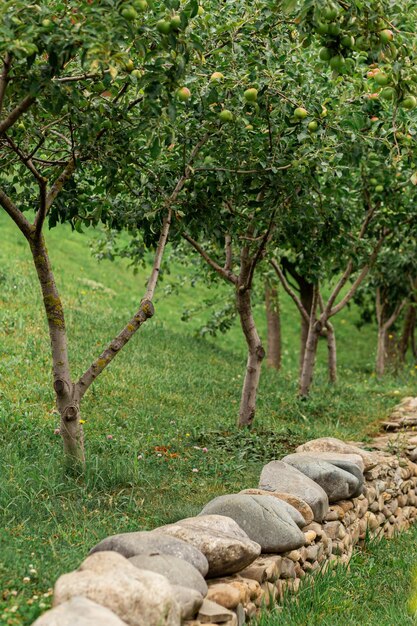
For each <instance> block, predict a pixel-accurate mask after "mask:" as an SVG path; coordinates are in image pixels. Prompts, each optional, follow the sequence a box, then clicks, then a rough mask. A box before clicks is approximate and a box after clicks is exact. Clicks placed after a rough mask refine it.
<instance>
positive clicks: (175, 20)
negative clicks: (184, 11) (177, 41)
mask: <svg viewBox="0 0 417 626" xmlns="http://www.w3.org/2000/svg"><path fill="white" fill-rule="evenodd" d="M171 28H172V29H173V30H180V28H181V16H180V15H178V14H176V15H173V16H172V17H171Z"/></svg>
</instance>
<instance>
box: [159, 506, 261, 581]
mask: <svg viewBox="0 0 417 626" xmlns="http://www.w3.org/2000/svg"><path fill="white" fill-rule="evenodd" d="M153 532H154V533H158V534H159V533H163V534H166V535H171V536H173V537H177V538H178V539H182V540H183V541H186V542H187V543H190V544H192V545H194V546H196V547H197V548H198V549H199V550H201V552H202V553H203V554H204V555H205V556H206V557H207V560H208V563H209V571H208V576H209V577H212V578H213V577H215V576H222V575H225V574H234V573H235V572H238V571H239V570H241V569H244V568H245V567H247V566H248V565H249V564H250V563H252V562H253V561H254V560H255V559H256V557H257V556H259V554H260V553H261V546H260V545H259V544H258V543H255V542H254V541H251V540H250V539H249V537H248V536H247V534H246V533H245V532H244V531H243V530H242V529H241V528H240V527H239V526H238V524H236V522H235V521H234V520H232V519H231V518H230V517H224V516H223V515H202V516H199V517H189V518H187V519H183V520H180V521H178V522H176V523H175V524H168V525H167V526H161V527H160V528H158V529H156V530H154V531H153Z"/></svg>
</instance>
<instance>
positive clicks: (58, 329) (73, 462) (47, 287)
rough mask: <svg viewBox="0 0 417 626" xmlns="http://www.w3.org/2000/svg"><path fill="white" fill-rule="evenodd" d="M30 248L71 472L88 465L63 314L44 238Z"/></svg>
mask: <svg viewBox="0 0 417 626" xmlns="http://www.w3.org/2000/svg"><path fill="white" fill-rule="evenodd" d="M29 244H30V249H31V252H32V256H33V261H34V264H35V267H36V272H37V274H38V279H39V283H40V286H41V290H42V297H43V303H44V307H45V312H46V317H47V320H48V327H49V337H50V341H51V351H52V364H53V379H54V383H53V386H54V390H55V395H56V404H57V408H58V411H59V414H60V416H61V427H60V433H61V435H62V439H63V442H64V453H65V460H66V463H67V465H68V466H69V467H70V468H72V469H77V467H80V466H81V467H82V466H83V465H84V463H85V454H84V436H83V429H82V425H81V424H80V399H79V396H78V391H77V388H76V386H75V385H74V384H73V383H72V381H71V375H70V368H69V360H68V350H67V333H66V328H65V319H64V310H63V307H62V302H61V298H60V296H59V293H58V289H57V287H56V284H55V279H54V275H53V271H52V267H51V263H50V260H49V256H48V251H47V248H46V244H45V240H44V237H43V235H42V234H35V232H34V233H33V234H32V236H31V237H30V239H29Z"/></svg>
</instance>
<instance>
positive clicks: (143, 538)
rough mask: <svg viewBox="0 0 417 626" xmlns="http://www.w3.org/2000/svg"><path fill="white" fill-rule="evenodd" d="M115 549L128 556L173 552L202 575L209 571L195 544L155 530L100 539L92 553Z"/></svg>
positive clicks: (205, 560)
mask: <svg viewBox="0 0 417 626" xmlns="http://www.w3.org/2000/svg"><path fill="white" fill-rule="evenodd" d="M103 550H104V551H108V550H111V551H114V552H118V553H119V554H122V555H123V556H125V557H126V558H130V557H131V556H136V555H137V554H148V555H152V554H171V555H172V556H175V557H177V558H178V559H183V560H184V561H187V563H191V565H193V566H194V567H195V568H196V569H198V571H199V572H200V574H201V575H202V576H205V575H206V574H207V572H208V562H207V559H206V557H205V556H204V554H203V553H202V552H200V550H198V549H197V548H195V547H194V546H192V545H190V544H189V543H186V542H185V541H181V540H180V539H176V538H175V537H170V536H169V535H161V534H157V533H155V532H154V531H149V532H148V531H138V532H133V533H122V534H120V535H112V536H111V537H107V538H106V539H103V541H100V543H98V544H97V545H96V546H94V548H92V549H91V550H90V554H93V553H94V552H101V551H103Z"/></svg>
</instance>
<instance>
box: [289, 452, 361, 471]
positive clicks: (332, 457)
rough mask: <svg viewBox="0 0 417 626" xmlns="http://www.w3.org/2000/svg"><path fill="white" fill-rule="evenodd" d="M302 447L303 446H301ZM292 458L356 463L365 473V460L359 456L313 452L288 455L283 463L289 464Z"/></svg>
mask: <svg viewBox="0 0 417 626" xmlns="http://www.w3.org/2000/svg"><path fill="white" fill-rule="evenodd" d="M300 447H301V446H300ZM292 457H297V458H301V457H308V458H311V457H312V458H314V459H317V460H318V461H327V462H328V463H335V462H336V461H350V462H351V463H355V465H357V467H358V469H359V470H360V471H361V472H363V471H364V469H365V463H364V462H363V458H362V457H361V456H360V455H359V454H353V453H351V454H347V453H344V452H318V451H317V450H311V452H295V453H294V454H288V455H287V456H284V458H283V459H281V461H285V462H286V463H287V459H291V458H292Z"/></svg>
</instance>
